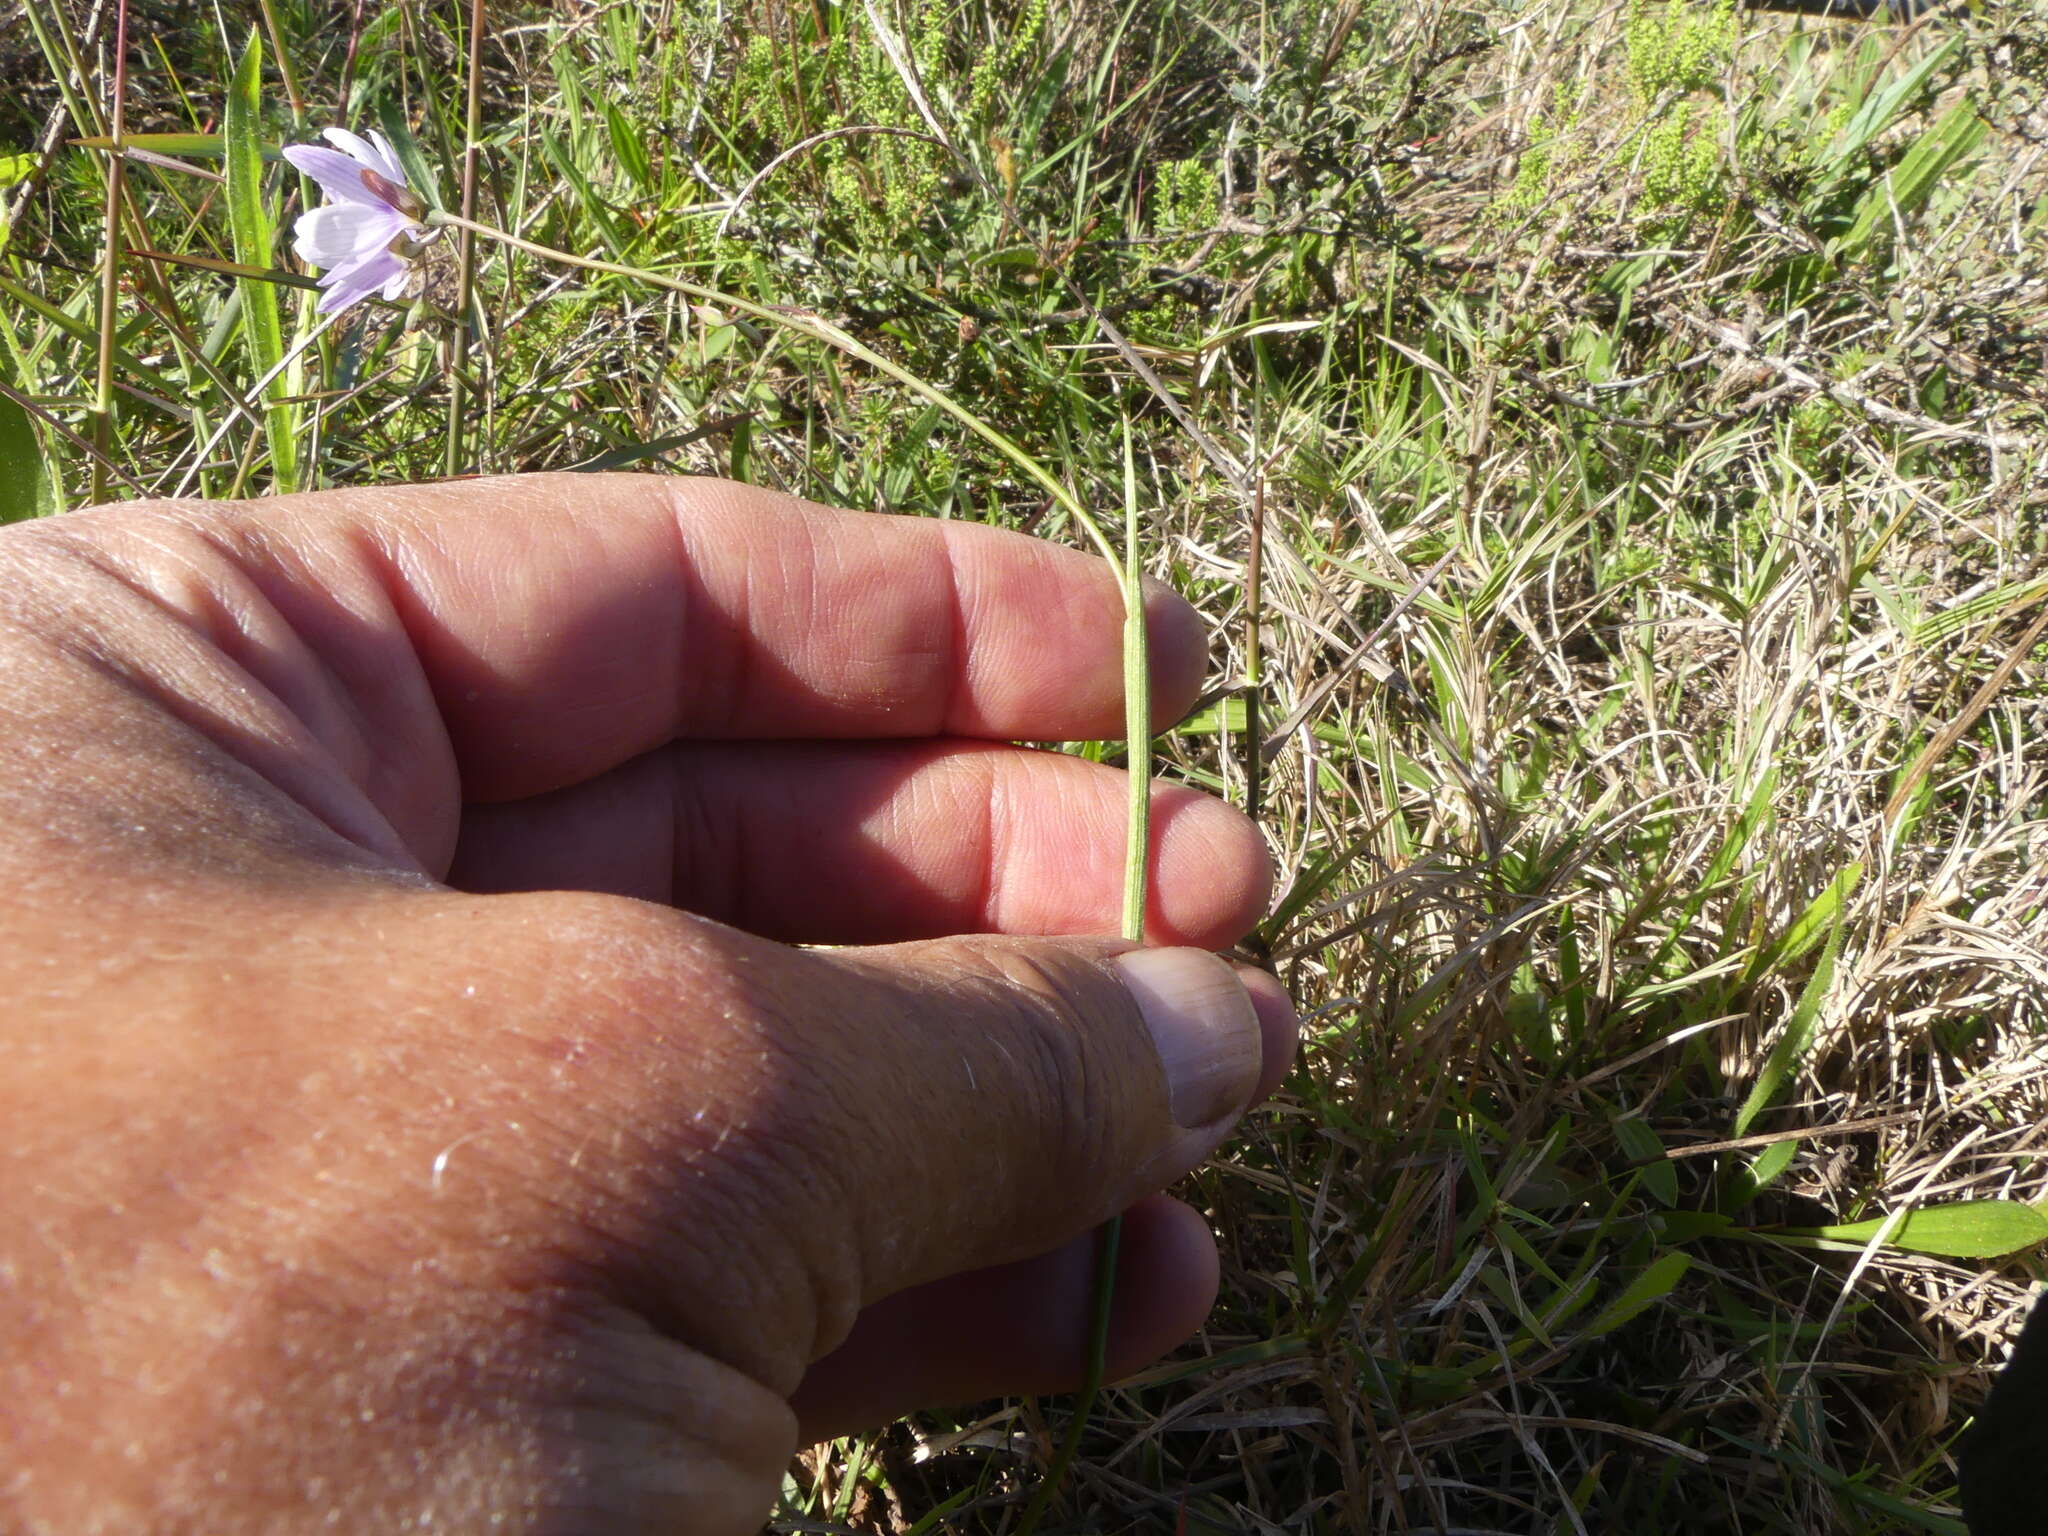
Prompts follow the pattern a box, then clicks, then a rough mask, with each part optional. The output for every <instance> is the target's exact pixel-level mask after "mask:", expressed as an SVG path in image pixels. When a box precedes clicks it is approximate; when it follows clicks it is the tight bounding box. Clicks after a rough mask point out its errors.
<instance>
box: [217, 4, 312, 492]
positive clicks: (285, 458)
mask: <svg viewBox="0 0 2048 1536" xmlns="http://www.w3.org/2000/svg"><path fill="white" fill-rule="evenodd" d="M262 122H263V42H262V39H261V38H259V37H258V36H257V35H256V34H255V33H253V32H252V33H250V35H249V43H248V46H247V47H245V48H244V49H243V50H242V57H241V59H240V61H239V62H237V63H236V65H235V78H234V83H233V85H232V86H231V87H230V89H229V91H228V110H227V123H226V128H227V134H226V138H227V174H228V184H227V203H228V228H229V230H230V232H231V233H232V234H233V236H234V244H235V259H236V260H237V261H238V262H240V263H242V265H244V266H248V267H256V268H264V267H268V266H269V265H270V264H271V252H272V247H273V246H274V245H275V243H276V238H277V225H276V222H275V221H274V220H273V219H272V218H271V216H270V210H269V208H268V207H267V206H266V205H265V203H264V199H263V145H262ZM237 282H238V285H239V287H240V290H241V296H242V334H243V335H244V336H245V337H246V338H247V339H248V343H249V361H250V364H251V371H252V373H253V374H254V375H255V376H257V377H259V378H260V377H263V376H265V375H270V376H271V377H270V382H269V384H267V385H266V386H265V387H264V390H263V394H264V398H265V399H266V400H267V401H269V402H270V403H269V404H268V405H266V406H265V407H264V411H263V427H264V438H265V440H266V442H267V443H268V445H269V448H270V473H271V479H272V481H273V483H274V484H275V486H276V488H277V489H278V490H279V491H295V490H297V489H298V488H299V460H298V449H299V445H298V419H299V412H298V409H297V408H296V407H295V406H290V405H286V404H284V403H283V402H284V398H285V397H286V396H287V395H290V394H292V393H294V390H293V384H294V380H292V379H291V378H290V377H289V375H288V374H287V373H285V372H283V371H281V370H280V367H279V365H280V364H281V363H282V362H283V361H284V325H283V322H282V321H281V319H280V318H279V314H278V303H277V288H276V286H275V285H274V284H272V283H270V282H268V281H267V280H265V279H263V278H259V277H244V278H240V279H238V280H237Z"/></svg>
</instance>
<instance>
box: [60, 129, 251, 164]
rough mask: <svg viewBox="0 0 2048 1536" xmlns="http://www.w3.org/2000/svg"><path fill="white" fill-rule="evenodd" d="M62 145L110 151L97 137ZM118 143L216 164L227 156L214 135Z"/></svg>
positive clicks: (125, 137)
mask: <svg viewBox="0 0 2048 1536" xmlns="http://www.w3.org/2000/svg"><path fill="white" fill-rule="evenodd" d="M65 142H66V143H68V144H70V145H71V146H72V147H73V148H76V149H112V148H113V147H114V141H113V140H112V139H110V138H106V137H104V136H100V135H95V136H93V137H90V138H83V139H67V140H65ZM121 142H122V143H123V144H125V145H126V146H127V147H128V148H130V149H148V150H154V151H155V152H156V153H157V154H159V155H197V156H199V157H200V158H201V159H203V160H218V159H219V158H220V157H221V156H222V155H224V154H226V153H227V152H228V145H227V140H226V139H224V138H222V137H221V136H220V135H219V134H217V133H124V134H122V135H121ZM265 158H266V159H271V160H275V159H276V158H277V152H276V151H275V150H272V151H271V152H270V154H269V155H267V156H265Z"/></svg>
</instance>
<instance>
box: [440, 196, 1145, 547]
mask: <svg viewBox="0 0 2048 1536" xmlns="http://www.w3.org/2000/svg"><path fill="white" fill-rule="evenodd" d="M426 221H427V223H429V224H434V225H447V226H449V227H451V228H454V229H467V230H469V231H471V232H472V233H474V234H479V235H482V236H483V237H484V238H485V239H487V240H496V241H498V242H499V243H500V244H502V245H509V246H511V247H512V248H513V249H514V250H519V251H525V252H526V253H527V254H528V255H529V256H538V257H540V258H541V259H542V260H544V261H559V262H563V263H565V264H566V265H568V266H572V267H581V268H583V269H584V270H585V271H586V272H608V273H610V274H611V275H612V276H614V277H625V278H631V279H632V280H633V281H635V282H641V283H648V284H651V285H653V286H654V287H656V288H665V289H667V290H668V291H669V292H670V293H679V294H681V295H683V297H685V298H690V299H696V300H697V301H698V302H700V303H704V304H713V305H717V306H718V307H720V308H722V309H730V310H737V311H738V312H739V313H740V314H743V315H751V316H752V317H753V318H754V319H756V320H763V321H766V322H767V323H768V324H770V325H773V326H778V327H780V328H781V329H783V330H786V331H790V332H793V333H794V334H796V335H798V336H808V337H810V338H811V339H812V340H813V341H822V342H824V343H825V344H826V345H827V346H829V347H834V348H837V349H838V350H839V351H841V352H844V353H845V354H846V355H847V356H848V357H854V358H858V359H859V360H860V361H862V362H864V363H866V364H867V365H868V366H869V367H870V368H873V369H874V370H876V371H877V372H878V373H883V374H886V375H888V376H889V377H890V378H892V379H894V380H895V381H896V382H897V383H899V384H901V385H902V386H903V387H904V388H905V389H908V390H910V391H911V393H913V394H915V395H917V396H918V397H919V398H920V399H922V400H925V401H928V402H929V403H930V404H932V405H935V406H937V407H938V408H939V409H940V410H942V411H944V412H945V413H946V414H947V415H948V416H951V417H952V418H953V419H954V420H955V421H957V422H959V423H960V424H961V425H962V426H964V427H966V428H967V430H968V431H970V432H972V433H973V434H974V435H975V436H976V437H978V438H980V439H981V440H982V441H983V442H985V443H987V444H988V445H989V446H990V447H992V448H994V449H995V450H996V451H997V452H998V453H1000V454H1001V455H1002V456H1003V457H1004V458H1006V459H1008V460H1009V461H1010V462H1011V463H1012V464H1014V465H1016V466H1017V468H1018V469H1020V470H1022V471H1023V472H1024V473H1025V474H1026V475H1028V476H1030V478H1031V479H1032V480H1034V481H1036V482H1037V483H1038V485H1039V486H1040V487H1041V488H1042V489H1043V490H1044V491H1045V492H1046V494H1047V495H1049V496H1050V497H1052V499H1053V502H1054V504H1055V505H1056V506H1058V507H1059V509H1060V510H1061V511H1062V512H1065V513H1066V514H1067V516H1069V517H1071V518H1072V519H1073V520H1074V522H1075V523H1076V524H1077V525H1079V527H1080V528H1081V530H1082V531H1083V532H1084V533H1086V534H1087V535H1088V538H1089V540H1090V541H1091V542H1092V543H1093V544H1094V545H1095V547H1096V549H1097V550H1098V551H1100V552H1101V554H1102V557H1103V558H1104V559H1105V560H1107V561H1109V562H1110V564H1111V565H1113V566H1115V567H1116V568H1118V569H1119V570H1121V569H1122V567H1123V557H1122V556H1121V555H1119V554H1118V553H1117V549H1116V546H1115V545H1114V544H1112V543H1110V541H1109V536H1108V535H1107V534H1106V533H1104V532H1103V531H1102V525H1101V524H1100V523H1098V522H1097V521H1096V520H1095V518H1094V516H1093V514H1091V513H1090V512H1089V511H1088V509H1087V508H1086V507H1084V506H1083V505H1082V504H1081V500H1080V498H1079V497H1078V496H1076V495H1075V494H1074V493H1073V492H1072V491H1071V490H1069V489H1068V488H1067V487H1066V486H1065V485H1064V484H1062V483H1061V481H1060V480H1059V478H1058V477H1057V476H1055V475H1054V474H1053V473H1052V471H1051V470H1049V469H1047V468H1046V467H1045V466H1044V465H1043V464H1041V463H1039V462H1038V460H1036V459H1034V458H1033V457H1032V456H1031V455H1030V454H1029V453H1027V452H1025V451H1024V449H1023V448H1022V447H1021V446H1020V445H1019V444H1017V443H1015V442H1013V441H1012V440H1011V439H1009V438H1008V437H1005V436H1004V435H1003V434H1002V433H1001V432H998V431H997V430H996V429H995V428H994V427H992V426H990V425H989V424H988V423H987V422H985V421H983V420H982V419H981V418H980V417H979V416H977V415H975V414H974V413H973V412H972V411H970V410H968V409H967V408H966V407H965V406H963V405H961V404H959V403H958V402H957V401H956V400H954V399H953V397H952V396H950V395H948V394H947V393H946V392H945V391H944V390H942V389H940V388H939V387H938V386H937V385H935V384H930V383H927V382H926V381H925V380H923V379H921V378H919V377H918V376H917V375H916V374H914V373H912V372H911V371H910V370H909V369H907V368H904V367H902V366H901V365H900V364H897V363H892V362H891V361H889V359H888V358H886V357H884V356H882V354H881V353H879V352H877V351H875V350H874V349H873V348H872V347H870V346H868V345H867V344H866V343H865V342H862V341H860V340H858V339H857V338H855V337H853V336H851V335H849V334H847V332H845V331H843V330H841V329H840V328H839V327H838V326H836V325H834V324H833V323H832V322H831V321H829V320H827V319H825V318H823V317H822V316H820V315H815V314H812V313H810V312H809V311H807V310H797V309H782V308H777V307H775V306H773V305H769V304H756V303H755V302H754V301H753V300H751V299H743V298H741V297H739V295H737V294H732V293H724V292H721V291H720V290H719V289H716V288H706V287H704V286H703V285H702V284H700V283H691V282H685V281H684V280H683V279H681V278H679V277H668V276H665V275H664V274H662V273H659V272H649V271H647V270H645V269H644V268H641V267H629V266H626V265H625V264H624V263H622V262H616V261H601V260H599V259H598V258H597V257H594V256H578V255H575V254H574V253H573V252H570V251H558V250H556V249H555V248H554V247H553V246H549V245H542V244H540V243H539V242H538V241H534V240H527V239H524V238H522V237H520V236H518V235H515V234H511V233H508V232H507V231H505V230H502V229H493V228H492V227H491V226H490V225H488V224H479V223H477V222H476V221H475V220H473V219H467V218H464V217H462V216H461V215H460V214H454V213H447V212H445V211H436V212H433V213H430V214H428V215H427V220H426Z"/></svg>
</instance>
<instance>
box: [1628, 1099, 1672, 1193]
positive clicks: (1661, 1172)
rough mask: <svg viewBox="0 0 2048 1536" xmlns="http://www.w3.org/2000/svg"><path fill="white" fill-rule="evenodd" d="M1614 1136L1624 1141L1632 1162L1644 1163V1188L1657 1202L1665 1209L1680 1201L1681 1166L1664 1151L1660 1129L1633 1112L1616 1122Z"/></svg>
mask: <svg viewBox="0 0 2048 1536" xmlns="http://www.w3.org/2000/svg"><path fill="white" fill-rule="evenodd" d="M1614 1139H1615V1140H1616V1141H1618V1142H1620V1143H1621V1150H1622V1153H1623V1155H1624V1156H1626V1157H1627V1158H1628V1160H1629V1161H1630V1162H1632V1163H1640V1164H1642V1168H1641V1170H1640V1171H1641V1173H1642V1178H1643V1188H1645V1189H1647V1190H1648V1191H1649V1192H1650V1193H1651V1195H1653V1196H1654V1197H1655V1198H1656V1201H1657V1203H1658V1204H1659V1205H1661V1206H1663V1207H1664V1208H1665V1209H1666V1210H1669V1209H1670V1208H1671V1207H1672V1206H1674V1205H1676V1204H1678V1170H1677V1169H1676V1168H1674V1167H1672V1166H1671V1160H1670V1159H1669V1158H1667V1157H1666V1156H1665V1155H1664V1143H1663V1141H1662V1139H1661V1138H1660V1137H1659V1136H1658V1135H1657V1133H1656V1132H1655V1131H1653V1130H1651V1129H1650V1127H1649V1126H1648V1125H1647V1124H1646V1123H1644V1122H1643V1121H1642V1120H1639V1119H1637V1118H1635V1117H1634V1116H1630V1117H1629V1118H1628V1119H1625V1120H1616V1121H1615V1122H1614Z"/></svg>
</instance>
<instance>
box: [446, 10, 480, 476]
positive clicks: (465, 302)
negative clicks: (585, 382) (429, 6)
mask: <svg viewBox="0 0 2048 1536" xmlns="http://www.w3.org/2000/svg"><path fill="white" fill-rule="evenodd" d="M483 76H484V0H470V6H469V101H468V103H467V110H466V112H465V114H464V118H463V123H464V127H463V134H462V217H463V218H464V220H469V219H473V218H475V217H476V164H477V155H478V153H479V152H480V150H481V148H482V146H481V145H479V144H478V142H477V136H478V135H479V134H481V133H482V132H483ZM475 309H476V231H475V229H473V228H467V227H465V228H462V229H461V230H460V231H459V233H458V240H457V245H456V255H455V331H454V334H453V335H452V336H450V337H449V339H448V433H447V437H446V439H445V441H444V443H443V452H442V458H441V472H442V473H443V474H446V475H459V474H461V473H462V435H463V434H462V426H463V414H464V412H465V411H467V409H468V407H469V384H468V368H469V333H470V327H471V326H472V325H473V324H474V323H475V313H474V312H475Z"/></svg>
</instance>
